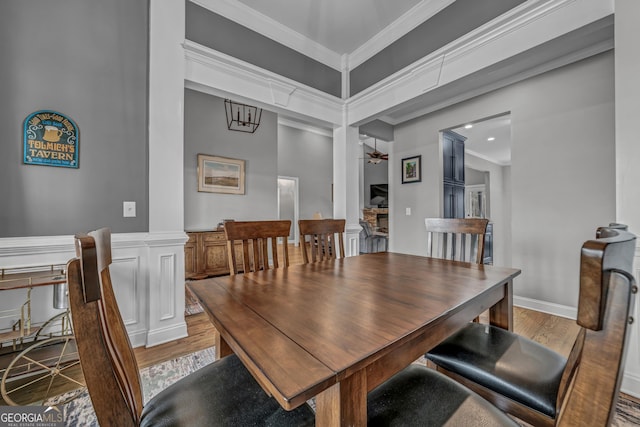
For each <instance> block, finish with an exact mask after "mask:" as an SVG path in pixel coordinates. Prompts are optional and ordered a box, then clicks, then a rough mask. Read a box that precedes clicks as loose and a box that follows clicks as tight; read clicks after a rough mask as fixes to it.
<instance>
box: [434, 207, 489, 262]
mask: <svg viewBox="0 0 640 427" xmlns="http://www.w3.org/2000/svg"><path fill="white" fill-rule="evenodd" d="M424 224H425V227H426V229H427V256H428V257H432V258H443V259H449V260H453V261H464V262H473V263H476V264H482V262H483V258H484V237H485V233H486V231H487V224H489V220H488V219H484V218H425V220H424Z"/></svg>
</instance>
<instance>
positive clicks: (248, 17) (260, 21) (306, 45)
mask: <svg viewBox="0 0 640 427" xmlns="http://www.w3.org/2000/svg"><path fill="white" fill-rule="evenodd" d="M189 1H190V2H191V3H194V4H197V5H198V6H201V7H204V8H205V9H208V10H210V11H212V12H214V13H217V14H218V15H222V16H224V17H225V18H227V19H230V20H232V21H234V22H236V23H238V24H240V25H242V26H244V27H247V28H249V29H251V30H252V31H255V32H257V33H260V34H261V35H263V36H265V37H268V38H270V39H271V40H273V41H275V42H278V43H280V44H282V45H284V46H286V47H288V48H290V49H293V50H295V51H296V52H299V53H301V54H303V55H305V56H308V57H309V58H312V59H314V60H316V61H318V62H320V63H322V64H324V65H326V66H328V67H331V68H333V69H335V70H337V71H342V55H340V54H338V53H336V52H334V51H332V50H330V49H328V48H326V47H324V46H322V45H321V44H319V43H317V42H315V41H313V40H311V39H309V38H307V37H305V36H303V35H302V34H300V33H298V32H296V31H293V30H292V29H291V28H289V27H286V26H284V25H282V24H281V23H279V22H278V21H276V20H274V19H271V18H269V17H268V16H266V15H263V14H262V13H260V12H258V11H256V10H255V9H252V8H250V7H248V6H246V5H244V4H242V3H240V2H238V1H235V0H189Z"/></svg>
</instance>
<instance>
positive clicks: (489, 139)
mask: <svg viewBox="0 0 640 427" xmlns="http://www.w3.org/2000/svg"><path fill="white" fill-rule="evenodd" d="M493 140H495V138H494V137H492V136H490V137H489V138H487V141H493Z"/></svg>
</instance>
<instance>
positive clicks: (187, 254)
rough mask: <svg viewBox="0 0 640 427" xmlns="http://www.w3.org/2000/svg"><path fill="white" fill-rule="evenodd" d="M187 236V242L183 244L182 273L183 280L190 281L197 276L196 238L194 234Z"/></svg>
mask: <svg viewBox="0 0 640 427" xmlns="http://www.w3.org/2000/svg"><path fill="white" fill-rule="evenodd" d="M187 236H189V240H187V243H185V244H184V273H185V278H187V279H192V278H194V277H195V276H196V275H197V274H196V273H197V265H196V259H197V255H196V252H197V240H198V236H197V234H196V233H187Z"/></svg>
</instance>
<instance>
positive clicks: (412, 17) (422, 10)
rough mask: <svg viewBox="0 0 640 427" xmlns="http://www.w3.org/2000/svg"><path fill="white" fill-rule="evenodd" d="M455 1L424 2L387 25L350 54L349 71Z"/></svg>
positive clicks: (437, 0) (431, 0)
mask: <svg viewBox="0 0 640 427" xmlns="http://www.w3.org/2000/svg"><path fill="white" fill-rule="evenodd" d="M454 1H455V0H429V1H428V0H422V1H421V2H420V3H418V4H417V5H415V6H414V7H412V8H411V9H409V10H408V11H407V12H405V13H404V14H403V15H402V16H400V17H399V18H398V19H396V20H395V21H393V22H392V23H391V24H389V25H387V26H386V27H385V28H384V29H383V30H382V31H380V32H379V33H378V34H376V35H375V36H373V37H372V38H370V39H369V40H368V41H367V42H366V43H365V44H363V45H362V46H360V47H359V48H357V49H356V50H354V51H353V52H351V53H350V54H349V60H348V65H349V69H350V70H353V69H354V68H356V67H357V66H358V65H360V64H362V63H364V62H365V61H367V60H368V59H369V58H371V57H372V56H374V55H376V54H377V53H379V52H380V51H381V50H383V49H384V48H386V47H387V46H389V45H390V44H392V43H393V42H395V41H396V40H398V39H399V38H401V37H402V36H404V35H405V34H407V33H409V32H410V31H412V30H413V29H415V28H416V27H417V26H418V25H420V24H422V23H423V22H425V21H427V20H428V19H429V18H431V17H432V16H434V15H435V14H436V13H438V12H440V11H441V10H442V9H444V8H445V7H447V6H449V5H450V4H451V3H453V2H454Z"/></svg>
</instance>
